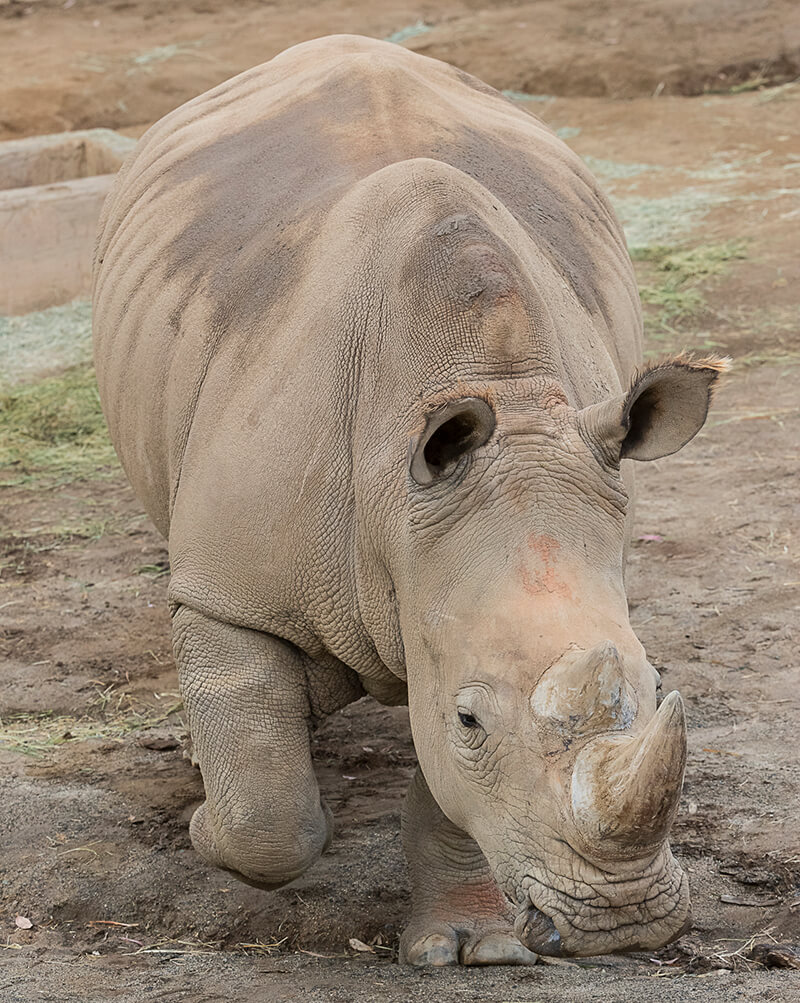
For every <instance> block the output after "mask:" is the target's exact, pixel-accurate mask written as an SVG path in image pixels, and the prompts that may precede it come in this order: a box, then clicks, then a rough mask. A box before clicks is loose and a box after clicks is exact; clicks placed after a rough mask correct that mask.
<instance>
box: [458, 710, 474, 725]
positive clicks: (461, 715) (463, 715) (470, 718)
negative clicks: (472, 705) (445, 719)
mask: <svg viewBox="0 0 800 1003" xmlns="http://www.w3.org/2000/svg"><path fill="white" fill-rule="evenodd" d="M458 720H459V721H460V722H461V723H462V724H463V725H464V727H465V728H477V727H478V719H477V718H476V717H475V715H474V714H468V713H467V712H466V711H463V710H460V711H459V712H458Z"/></svg>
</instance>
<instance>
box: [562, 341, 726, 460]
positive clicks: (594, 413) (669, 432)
mask: <svg viewBox="0 0 800 1003" xmlns="http://www.w3.org/2000/svg"><path fill="white" fill-rule="evenodd" d="M729 367H730V359H722V358H717V357H716V356H712V357H710V358H705V359H694V358H692V357H691V356H686V355H684V356H678V357H677V358H675V359H669V360H667V361H666V362H662V363H659V364H657V365H655V366H651V367H650V368H648V369H645V370H644V372H642V373H640V374H639V375H638V376H637V377H636V379H635V380H634V382H633V384H632V386H631V388H630V390H628V392H627V393H626V394H625V395H623V396H621V397H615V398H613V399H612V400H609V401H601V402H600V403H599V404H592V405H591V406H590V407H587V408H584V410H583V411H581V412H580V421H581V428H582V430H583V432H584V434H585V436H586V437H587V438H588V440H589V441H590V442H591V443H592V444H593V445H596V446H598V447H599V448H600V449H601V450H602V451H603V452H604V453H606V454H610V456H611V458H614V459H617V460H620V459H624V458H626V457H628V458H629V459H632V460H657V459H659V457H661V456H668V455H669V454H670V453H675V452H677V451H678V450H679V449H680V448H681V447H682V446H685V445H686V443H687V442H689V440H690V439H693V438H694V436H695V435H697V433H698V432H699V431H700V429H701V428H702V427H703V423H704V422H705V420H706V416H707V414H708V408H709V405H710V403H711V396H712V393H713V389H714V384H715V383H716V382H717V380H718V378H719V376H720V374H721V373H724V372H726V371H727V369H728V368H729Z"/></svg>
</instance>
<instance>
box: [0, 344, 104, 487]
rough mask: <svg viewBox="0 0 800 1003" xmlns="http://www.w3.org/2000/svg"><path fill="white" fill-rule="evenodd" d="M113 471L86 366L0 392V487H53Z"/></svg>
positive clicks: (91, 374) (91, 371) (92, 381)
mask: <svg viewBox="0 0 800 1003" xmlns="http://www.w3.org/2000/svg"><path fill="white" fill-rule="evenodd" d="M118 469H119V467H118V463H117V459H116V456H115V454H114V450H113V447H112V445H111V442H110V440H109V438H108V431H107V428H106V422H105V418H104V417H103V412H102V409H101V407H100V397H99V394H98V392H97V383H96V381H95V377H94V369H93V367H92V366H91V365H87V364H84V365H79V366H72V367H71V368H69V369H66V370H64V372H62V373H60V374H59V375H57V376H50V377H47V378H46V379H43V380H39V381H37V382H35V383H25V384H20V385H18V386H14V387H10V388H6V389H3V390H2V391H0V486H3V487H10V486H13V485H18V484H35V485H36V486H40V487H42V486H55V485H57V484H66V483H69V482H71V481H76V480H86V479H90V478H98V477H108V476H111V475H113V474H115V473H116V472H117V470H118Z"/></svg>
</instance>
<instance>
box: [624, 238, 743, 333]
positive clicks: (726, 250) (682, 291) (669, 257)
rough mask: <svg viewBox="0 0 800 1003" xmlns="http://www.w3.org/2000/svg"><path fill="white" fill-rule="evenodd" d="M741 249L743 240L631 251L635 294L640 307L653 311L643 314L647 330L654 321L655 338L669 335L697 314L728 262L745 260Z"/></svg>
mask: <svg viewBox="0 0 800 1003" xmlns="http://www.w3.org/2000/svg"><path fill="white" fill-rule="evenodd" d="M745 248H746V245H745V242H744V241H743V240H729V241H726V242H725V243H722V244H701V245H699V246H698V247H686V248H679V247H664V246H660V245H657V246H653V247H640V248H634V249H633V250H632V251H631V257H632V258H633V260H634V261H635V262H637V263H641V265H640V267H639V268H638V269H637V271H638V272H639V273H640V286H639V294H640V296H641V298H642V302H643V303H644V304H646V305H648V306H651V307H654V308H655V310H653V311H649V312H646V313H647V317H646V320H648V321H650V323H649V324H648V325H647V326H648V327H652V322H653V320H654V321H655V326H656V332H655V333H656V334H658V333H660V332H662V331H664V330H667V331H672V330H673V329H674V327H675V325H676V324H680V323H682V322H683V321H686V320H688V319H689V318H691V317H693V316H695V315H696V314H698V313H700V312H701V311H702V310H703V309H704V307H705V289H706V287H707V286H708V284H709V282H711V281H713V280H714V279H716V278H718V277H719V276H721V275H723V274H724V273H725V272H726V271H727V270H728V268H729V267H730V263H731V262H732V261H736V260H739V259H742V258H745V257H747V253H746V249H745ZM650 333H653V332H652V330H651V331H650Z"/></svg>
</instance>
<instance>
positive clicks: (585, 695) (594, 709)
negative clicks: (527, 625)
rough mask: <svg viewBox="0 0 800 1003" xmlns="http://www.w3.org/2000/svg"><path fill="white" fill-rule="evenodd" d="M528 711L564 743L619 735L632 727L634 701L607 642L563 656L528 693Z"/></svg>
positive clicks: (569, 652)
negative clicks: (606, 734) (606, 733)
mask: <svg viewBox="0 0 800 1003" xmlns="http://www.w3.org/2000/svg"><path fill="white" fill-rule="evenodd" d="M531 707H532V709H533V711H534V713H535V714H536V715H537V716H538V717H539V719H540V720H542V721H543V722H544V723H545V724H546V725H547V726H548V727H549V729H550V730H551V731H555V732H556V734H559V735H561V736H562V737H563V738H565V739H566V740H567V741H568V742H571V741H573V740H574V739H575V738H578V737H580V736H582V735H587V734H592V733H597V732H601V731H620V730H623V729H627V728H629V727H630V726H631V724H632V723H633V720H634V717H635V715H636V698H635V695H634V694H633V692H632V690H631V688H630V686H629V685H628V683H627V682H626V680H625V674H624V672H623V668H622V660H621V658H620V655H619V652H618V651H617V649H616V647H615V646H614V645H613V644H612V643H611V641H603V642H602V643H600V644H598V645H596V646H595V647H594V648H591V649H590V650H589V651H585V650H581V649H579V648H576V649H573V650H571V651H567V652H566V653H565V654H564V655H562V656H561V658H560V659H559V660H558V661H557V662H556V663H555V664H554V665H551V666H550V668H549V669H548V670H547V672H545V673H544V675H543V676H542V679H541V681H540V682H539V684H538V686H537V687H536V689H535V690H534V692H533V696H532V698H531Z"/></svg>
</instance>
